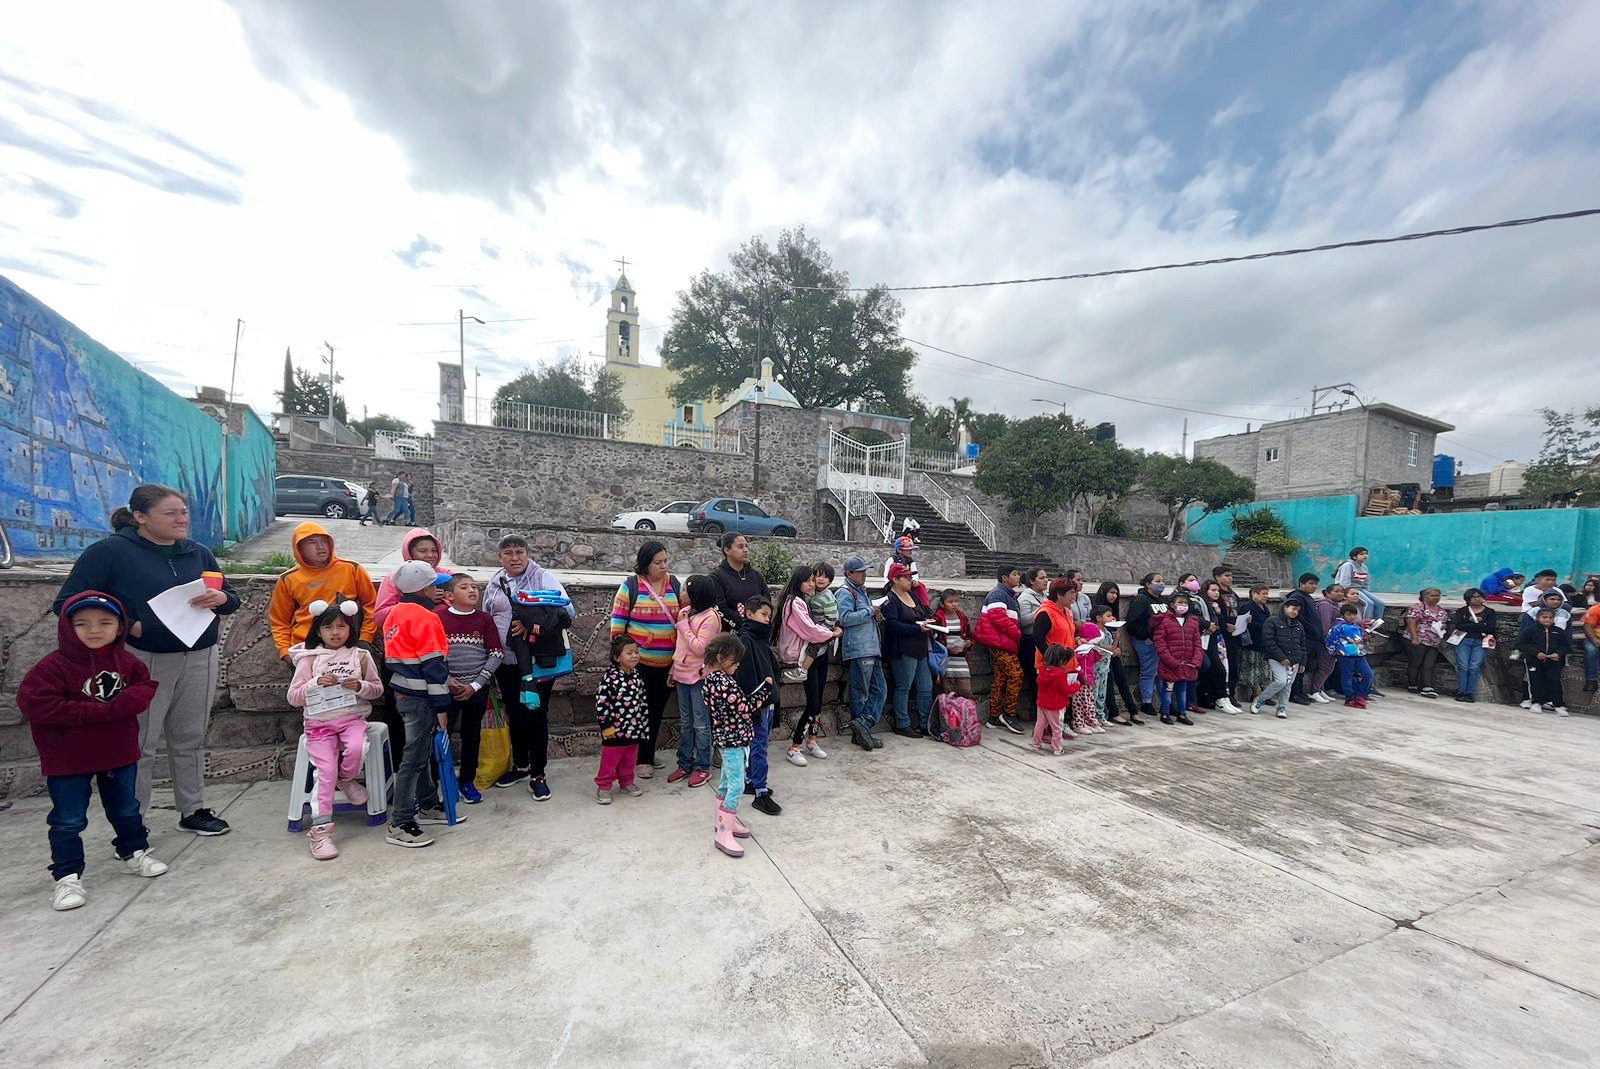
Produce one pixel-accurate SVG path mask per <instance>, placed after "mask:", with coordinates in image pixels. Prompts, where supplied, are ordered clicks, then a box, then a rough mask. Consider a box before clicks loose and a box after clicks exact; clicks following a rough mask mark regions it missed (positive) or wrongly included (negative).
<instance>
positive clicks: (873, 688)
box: [846, 657, 889, 731]
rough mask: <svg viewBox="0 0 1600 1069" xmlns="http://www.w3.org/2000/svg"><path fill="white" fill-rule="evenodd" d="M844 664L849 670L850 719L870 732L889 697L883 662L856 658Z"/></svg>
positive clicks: (873, 658) (875, 658)
mask: <svg viewBox="0 0 1600 1069" xmlns="http://www.w3.org/2000/svg"><path fill="white" fill-rule="evenodd" d="M846 664H847V665H848V666H849V669H850V719H852V720H854V721H855V722H856V723H858V724H860V725H861V726H862V727H863V728H865V729H866V730H868V731H871V730H872V729H873V727H875V726H876V725H877V723H878V720H879V718H880V717H882V716H883V703H884V700H885V699H886V698H888V696H889V684H888V682H887V681H886V680H885V679H884V678H883V662H882V661H881V660H879V659H878V658H877V657H858V658H856V659H855V660H853V661H847V662H846Z"/></svg>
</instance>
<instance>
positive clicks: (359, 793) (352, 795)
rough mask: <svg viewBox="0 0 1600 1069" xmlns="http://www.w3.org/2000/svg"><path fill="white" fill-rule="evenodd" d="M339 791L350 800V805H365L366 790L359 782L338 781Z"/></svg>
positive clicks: (351, 780) (352, 780) (350, 780)
mask: <svg viewBox="0 0 1600 1069" xmlns="http://www.w3.org/2000/svg"><path fill="white" fill-rule="evenodd" d="M339 789H340V790H341V791H343V792H344V796H345V797H346V798H348V799H349V800H350V804H351V805H366V804H367V788H366V787H365V786H364V785H363V784H362V783H361V781H360V780H355V779H347V780H340V781H339Z"/></svg>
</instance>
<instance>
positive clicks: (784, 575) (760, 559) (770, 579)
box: [750, 538, 794, 586]
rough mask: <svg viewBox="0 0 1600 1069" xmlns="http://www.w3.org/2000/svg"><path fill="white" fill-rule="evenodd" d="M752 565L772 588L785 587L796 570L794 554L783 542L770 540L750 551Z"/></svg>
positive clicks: (759, 543)
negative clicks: (790, 575)
mask: <svg viewBox="0 0 1600 1069" xmlns="http://www.w3.org/2000/svg"><path fill="white" fill-rule="evenodd" d="M750 565H751V567H753V568H755V570H756V571H758V572H760V573H761V575H762V577H763V578H764V579H766V581H767V583H768V585H770V586H783V584H785V583H787V582H788V581H789V573H790V572H792V571H793V570H794V554H793V553H791V552H789V550H788V548H787V547H786V546H784V544H783V543H782V542H779V541H778V540H777V539H775V538H769V539H767V540H766V541H764V542H758V543H756V546H755V548H754V549H752V550H751V551H750Z"/></svg>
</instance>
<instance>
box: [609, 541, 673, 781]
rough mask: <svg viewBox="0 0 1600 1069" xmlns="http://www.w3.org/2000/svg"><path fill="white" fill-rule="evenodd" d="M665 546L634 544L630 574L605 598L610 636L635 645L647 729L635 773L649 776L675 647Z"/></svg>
mask: <svg viewBox="0 0 1600 1069" xmlns="http://www.w3.org/2000/svg"><path fill="white" fill-rule="evenodd" d="M669 563H670V558H669V557H668V555H667V547H666V546H663V545H662V544H661V543H660V542H655V541H651V542H646V543H645V544H644V545H642V546H640V547H639V555H638V558H637V559H636V560H635V562H634V569H633V570H634V574H633V575H630V576H628V578H626V579H624V580H623V581H622V585H621V586H619V587H617V593H616V596H615V597H613V598H612V599H611V637H612V638H616V637H617V636H618V635H627V636H628V637H629V638H631V639H633V641H634V644H635V645H637V646H638V647H639V676H640V678H641V679H643V680H644V692H645V701H646V704H647V705H648V706H649V710H650V728H649V731H648V732H647V733H646V737H645V738H643V739H640V740H639V765H638V769H639V770H638V776H639V778H640V779H649V778H650V777H651V776H653V775H655V769H656V768H661V767H665V766H664V765H657V764H656V740H657V738H659V737H660V735H661V711H662V710H663V709H665V708H666V705H667V696H668V695H669V694H671V693H672V653H673V651H674V650H675V649H676V648H677V645H678V629H677V624H678V612H679V609H680V608H681V607H682V606H681V604H680V596H681V595H680V591H679V588H678V581H677V580H676V579H674V578H673V577H672V573H671V571H670V570H669V569H668V565H669Z"/></svg>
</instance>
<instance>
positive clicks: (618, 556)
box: [439, 517, 967, 579]
mask: <svg viewBox="0 0 1600 1069" xmlns="http://www.w3.org/2000/svg"><path fill="white" fill-rule="evenodd" d="M439 534H440V537H441V538H443V539H444V544H445V545H447V546H449V547H450V559H451V560H454V561H456V562H457V563H458V564H464V565H468V566H476V567H495V566H497V565H498V564H499V559H498V550H497V549H496V547H497V546H498V545H499V543H500V539H501V538H503V537H504V536H506V535H508V534H520V535H523V536H524V537H526V538H527V539H528V542H529V544H530V545H531V546H532V548H533V557H534V559H535V560H537V561H538V562H539V563H540V564H543V565H544V566H545V567H547V568H554V569H556V570H558V571H559V570H563V569H567V570H580V571H588V572H631V571H633V567H634V563H635V560H636V556H637V554H638V551H639V547H640V546H641V545H643V544H644V543H645V542H648V541H651V540H652V539H653V540H655V541H657V542H660V543H661V544H662V545H664V546H666V547H667V552H668V553H669V554H671V556H672V571H673V574H674V575H678V576H685V575H690V574H693V573H694V572H706V571H710V570H711V569H712V568H715V567H716V566H717V565H718V564H719V563H721V561H722V551H721V550H720V549H719V548H718V547H717V543H716V540H715V539H713V538H710V537H708V536H705V535H690V534H670V533H665V532H662V531H629V530H617V529H607V528H588V529H574V528H571V527H547V526H542V525H532V524H526V523H518V522H516V521H514V520H490V519H474V518H471V517H463V518H458V519H453V520H448V521H446V522H445V523H444V524H442V525H441V526H440V529H439ZM752 543H753V544H754V545H755V546H757V547H759V546H760V545H761V544H762V543H770V544H772V545H777V546H781V547H783V548H784V549H786V550H788V551H789V553H790V554H791V555H792V556H793V557H794V560H795V563H796V564H800V563H805V562H814V561H819V560H825V561H828V562H829V563H830V564H832V565H833V566H834V567H835V568H837V567H838V566H839V562H840V561H842V560H844V558H846V557H848V556H850V555H851V554H852V553H859V554H861V556H862V557H864V558H865V559H866V561H867V565H868V567H869V568H870V569H871V570H872V572H873V573H874V574H879V573H881V572H882V570H883V562H884V561H885V560H887V559H888V556H889V547H888V546H885V545H883V544H881V543H875V544H874V543H869V544H865V545H862V544H851V543H848V542H837V541H833V542H820V541H814V540H809V539H796V538H776V539H752ZM917 560H918V562H919V567H920V568H921V570H922V573H923V574H924V575H926V576H928V577H929V578H930V579H947V578H961V577H963V576H965V574H966V565H967V561H966V555H965V554H964V553H962V552H961V551H960V550H958V549H934V548H931V547H930V548H925V549H923V550H921V551H919V552H918V554H917Z"/></svg>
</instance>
